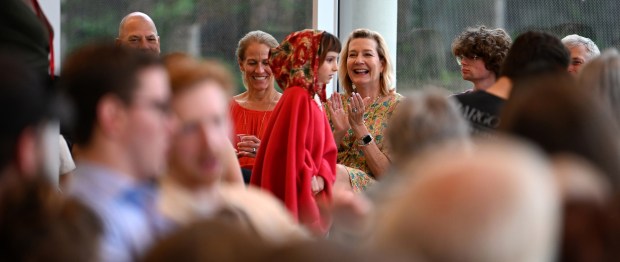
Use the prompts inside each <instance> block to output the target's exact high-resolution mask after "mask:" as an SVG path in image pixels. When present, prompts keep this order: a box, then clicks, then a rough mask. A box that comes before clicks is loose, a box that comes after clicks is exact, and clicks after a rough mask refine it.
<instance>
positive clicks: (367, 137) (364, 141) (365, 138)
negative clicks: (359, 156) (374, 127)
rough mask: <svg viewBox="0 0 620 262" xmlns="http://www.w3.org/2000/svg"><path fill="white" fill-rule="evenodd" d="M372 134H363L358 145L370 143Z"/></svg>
mask: <svg viewBox="0 0 620 262" xmlns="http://www.w3.org/2000/svg"><path fill="white" fill-rule="evenodd" d="M372 140H373V139H372V136H371V135H370V134H368V135H365V136H363V137H362V138H360V140H359V145H360V146H367V145H368V144H370V143H371V142H372Z"/></svg>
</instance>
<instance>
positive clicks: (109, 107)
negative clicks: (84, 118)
mask: <svg viewBox="0 0 620 262" xmlns="http://www.w3.org/2000/svg"><path fill="white" fill-rule="evenodd" d="M96 121H97V123H96V126H98V127H99V129H100V131H101V132H102V134H103V135H104V136H106V137H117V136H119V134H121V132H122V130H123V129H124V127H125V125H126V123H127V106H126V105H124V103H123V101H121V100H120V99H119V98H118V97H117V96H115V95H106V96H104V97H102V98H101V100H99V104H98V105H97V119H96Z"/></svg>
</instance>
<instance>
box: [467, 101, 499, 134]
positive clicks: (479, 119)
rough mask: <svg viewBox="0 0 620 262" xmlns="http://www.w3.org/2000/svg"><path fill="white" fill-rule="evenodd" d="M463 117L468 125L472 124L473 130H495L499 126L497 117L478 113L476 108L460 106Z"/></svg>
mask: <svg viewBox="0 0 620 262" xmlns="http://www.w3.org/2000/svg"><path fill="white" fill-rule="evenodd" d="M461 110H462V111H463V116H464V117H465V119H467V120H468V121H469V122H470V123H472V124H474V125H475V127H474V128H483V129H487V128H491V129H496V128H497V126H499V117H497V116H495V115H493V114H489V113H487V112H483V111H480V110H479V109H478V108H475V107H470V106H462V107H461Z"/></svg>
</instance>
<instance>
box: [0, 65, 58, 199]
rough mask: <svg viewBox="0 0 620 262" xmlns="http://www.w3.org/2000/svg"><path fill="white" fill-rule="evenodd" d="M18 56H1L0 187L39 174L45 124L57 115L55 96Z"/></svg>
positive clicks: (43, 158)
mask: <svg viewBox="0 0 620 262" xmlns="http://www.w3.org/2000/svg"><path fill="white" fill-rule="evenodd" d="M20 57H21V56H19V55H16V54H11V55H9V54H6V53H3V54H0V78H1V79H2V82H1V83H0V115H2V116H3V122H2V125H1V126H0V184H4V181H6V180H7V179H9V180H10V179H13V178H15V177H30V178H32V177H34V176H35V175H37V174H40V172H39V171H40V170H41V169H42V168H43V166H44V161H45V157H44V155H43V153H42V152H43V151H44V148H45V142H44V137H45V136H44V135H43V134H44V132H45V125H46V123H47V122H48V120H50V119H51V118H52V117H54V116H55V115H56V114H54V112H55V111H56V110H54V108H53V105H52V104H53V103H52V101H53V99H51V98H52V97H54V96H52V94H49V93H47V92H48V91H46V88H45V85H44V81H43V79H42V78H39V76H38V75H36V74H35V72H34V71H33V70H32V68H28V67H27V65H25V64H24V63H23V59H21V58H20ZM56 141H57V137H56ZM13 175H17V176H13ZM0 191H1V190H0Z"/></svg>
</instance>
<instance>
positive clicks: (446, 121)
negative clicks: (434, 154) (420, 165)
mask: <svg viewBox="0 0 620 262" xmlns="http://www.w3.org/2000/svg"><path fill="white" fill-rule="evenodd" d="M448 96H449V94H448V93H447V92H445V91H444V90H441V89H439V88H428V89H425V90H416V91H413V92H411V93H408V94H406V96H405V98H404V99H403V100H401V101H400V104H399V105H398V109H397V110H396V111H395V112H394V115H392V117H391V118H390V124H389V128H388V129H387V131H386V138H387V139H388V143H389V145H390V150H391V153H392V155H391V156H392V161H393V164H394V165H395V166H396V167H402V166H403V165H405V164H406V163H407V160H408V159H410V158H411V157H413V156H415V155H417V154H419V153H421V152H424V151H425V150H427V149H429V148H433V147H435V146H437V145H441V144H445V143H450V142H455V143H457V144H459V145H465V144H467V143H468V142H469V131H468V127H467V122H465V119H463V116H462V114H461V112H460V111H459V109H458V107H457V105H456V103H455V101H453V99H451V98H449V97H448Z"/></svg>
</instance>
